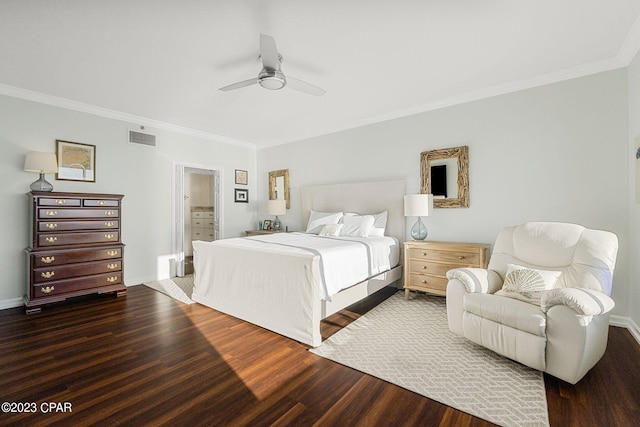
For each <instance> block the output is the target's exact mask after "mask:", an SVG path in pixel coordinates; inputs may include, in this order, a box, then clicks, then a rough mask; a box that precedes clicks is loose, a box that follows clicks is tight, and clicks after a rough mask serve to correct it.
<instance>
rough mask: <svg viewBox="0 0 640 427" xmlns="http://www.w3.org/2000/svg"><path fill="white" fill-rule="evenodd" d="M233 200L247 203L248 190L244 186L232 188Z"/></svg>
mask: <svg viewBox="0 0 640 427" xmlns="http://www.w3.org/2000/svg"><path fill="white" fill-rule="evenodd" d="M233 201H234V202H236V203H249V190H247V189H246V188H236V189H234V199H233Z"/></svg>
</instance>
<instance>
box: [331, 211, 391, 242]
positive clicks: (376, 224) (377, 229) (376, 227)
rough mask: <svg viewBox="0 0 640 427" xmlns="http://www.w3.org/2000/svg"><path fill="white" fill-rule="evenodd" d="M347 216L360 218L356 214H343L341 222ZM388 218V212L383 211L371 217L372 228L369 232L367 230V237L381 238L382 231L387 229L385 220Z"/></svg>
mask: <svg viewBox="0 0 640 427" xmlns="http://www.w3.org/2000/svg"><path fill="white" fill-rule="evenodd" d="M348 216H360V215H359V214H357V213H353V212H347V213H345V214H344V217H343V219H342V220H341V221H342V222H344V218H345V217H348ZM388 216H389V212H388V211H384V212H380V213H379V214H375V215H373V227H372V228H371V230H369V236H368V237H383V236H384V231H385V229H386V228H387V218H388Z"/></svg>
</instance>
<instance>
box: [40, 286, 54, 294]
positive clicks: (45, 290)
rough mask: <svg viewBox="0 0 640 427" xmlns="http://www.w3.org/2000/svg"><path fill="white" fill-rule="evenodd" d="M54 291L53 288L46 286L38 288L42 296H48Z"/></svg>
mask: <svg viewBox="0 0 640 427" xmlns="http://www.w3.org/2000/svg"><path fill="white" fill-rule="evenodd" d="M55 289H56V288H55V286H47V287H46V288H40V290H41V291H42V293H43V294H48V293H50V292H51V291H53V290H55Z"/></svg>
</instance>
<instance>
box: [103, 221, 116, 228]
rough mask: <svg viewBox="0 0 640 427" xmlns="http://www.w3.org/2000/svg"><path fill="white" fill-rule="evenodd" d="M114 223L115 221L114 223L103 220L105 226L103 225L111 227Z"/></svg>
mask: <svg viewBox="0 0 640 427" xmlns="http://www.w3.org/2000/svg"><path fill="white" fill-rule="evenodd" d="M114 225H115V223H114V222H105V223H104V226H105V227H113V226H114Z"/></svg>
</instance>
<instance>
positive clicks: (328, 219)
mask: <svg viewBox="0 0 640 427" xmlns="http://www.w3.org/2000/svg"><path fill="white" fill-rule="evenodd" d="M341 218H342V212H316V211H311V215H310V216H309V222H307V231H306V232H307V233H310V234H318V233H319V232H320V230H321V229H322V226H323V225H325V224H337V223H338V222H339V221H340V219H341Z"/></svg>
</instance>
